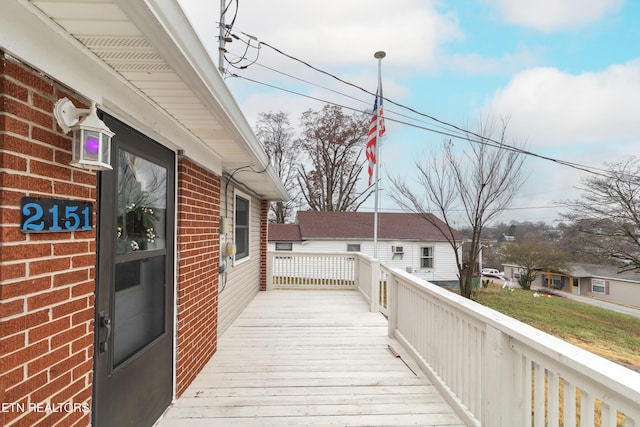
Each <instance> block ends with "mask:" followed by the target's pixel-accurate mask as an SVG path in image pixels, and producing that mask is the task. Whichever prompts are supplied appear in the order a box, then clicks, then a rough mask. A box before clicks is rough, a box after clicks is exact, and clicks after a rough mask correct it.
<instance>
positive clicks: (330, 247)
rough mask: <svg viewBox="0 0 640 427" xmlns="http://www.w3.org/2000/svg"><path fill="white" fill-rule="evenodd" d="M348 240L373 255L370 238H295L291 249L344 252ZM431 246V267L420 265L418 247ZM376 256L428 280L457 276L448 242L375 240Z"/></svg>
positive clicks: (386, 262) (367, 253) (272, 246)
mask: <svg viewBox="0 0 640 427" xmlns="http://www.w3.org/2000/svg"><path fill="white" fill-rule="evenodd" d="M347 244H360V252H363V253H365V254H366V255H369V256H371V257H372V256H373V241H371V240H361V241H360V240H307V241H305V242H304V243H299V242H294V243H293V248H292V250H293V251H300V252H336V251H337V252H343V251H346V250H347ZM392 246H402V247H403V249H404V253H403V254H402V255H399V254H396V255H394V254H393V252H392V250H391V247H392ZM423 246H431V247H433V252H434V253H433V260H434V268H429V269H422V268H420V255H421V251H420V248H422V247H423ZM269 250H270V251H274V250H275V243H274V242H269ZM378 259H379V260H380V262H381V263H383V264H385V265H387V266H388V267H394V268H400V269H402V270H405V271H408V269H410V270H411V271H410V272H411V274H414V275H416V276H418V277H420V278H422V279H425V280H429V281H453V280H458V269H457V267H456V257H455V254H454V252H453V249H451V246H450V245H449V244H448V243H447V242H417V241H407V240H393V241H390V240H384V241H380V240H379V241H378Z"/></svg>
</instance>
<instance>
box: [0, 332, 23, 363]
mask: <svg viewBox="0 0 640 427" xmlns="http://www.w3.org/2000/svg"><path fill="white" fill-rule="evenodd" d="M26 342H27V334H26V333H24V332H23V333H21V334H16V335H11V336H10V337H3V338H2V339H0V354H9V353H13V352H14V351H16V350H19V349H21V348H24V346H25V343H26ZM3 370H4V367H3Z"/></svg>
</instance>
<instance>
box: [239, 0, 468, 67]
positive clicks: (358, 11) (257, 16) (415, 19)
mask: <svg viewBox="0 0 640 427" xmlns="http://www.w3.org/2000/svg"><path fill="white" fill-rule="evenodd" d="M236 30H237V31H244V32H247V33H249V34H252V35H254V36H256V37H258V38H259V39H260V40H263V41H265V42H267V43H269V44H271V45H273V46H275V47H278V48H279V49H281V50H283V51H285V52H287V53H289V54H291V55H294V56H296V57H299V58H301V59H306V60H308V61H310V62H312V63H314V64H325V65H326V64H332V65H342V64H350V65H353V64H362V63H370V62H372V61H373V53H374V52H376V51H377V50H384V51H386V52H387V55H388V57H389V58H390V59H391V58H392V59H393V62H394V64H396V65H398V66H406V65H412V66H416V65H417V66H421V67H424V66H429V65H431V63H432V61H433V58H434V55H435V52H436V50H437V48H438V46H439V45H441V44H442V43H444V42H446V41H448V40H451V39H453V38H457V37H460V36H461V32H460V29H459V26H458V20H457V16H456V15H455V14H444V15H443V14H441V13H439V12H438V11H436V10H435V6H434V3H433V2H431V1H424V0H400V1H394V2H389V1H383V0H368V1H367V0H349V1H344V0H340V1H339V0H325V1H323V2H306V1H299V0H271V1H268V2H267V1H263V0H253V1H252V0H245V1H242V2H240V12H239V15H238V19H237V20H236ZM234 43H235V42H234Z"/></svg>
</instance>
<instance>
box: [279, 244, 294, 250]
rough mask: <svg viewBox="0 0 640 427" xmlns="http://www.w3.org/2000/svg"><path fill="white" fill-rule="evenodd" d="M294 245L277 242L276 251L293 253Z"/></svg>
mask: <svg viewBox="0 0 640 427" xmlns="http://www.w3.org/2000/svg"><path fill="white" fill-rule="evenodd" d="M292 250H293V243H291V242H276V251H292Z"/></svg>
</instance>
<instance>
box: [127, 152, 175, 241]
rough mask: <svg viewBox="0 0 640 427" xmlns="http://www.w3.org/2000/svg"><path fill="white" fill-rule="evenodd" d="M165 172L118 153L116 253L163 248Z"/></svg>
mask: <svg viewBox="0 0 640 427" xmlns="http://www.w3.org/2000/svg"><path fill="white" fill-rule="evenodd" d="M166 211H167V170H166V168H163V167H162V166H159V165H156V164H154V163H151V162H150V161H148V160H145V159H143V158H140V157H137V156H135V155H133V154H131V153H128V152H126V151H124V150H119V151H118V222H117V229H116V240H117V245H116V248H117V253H118V254H124V253H131V252H136V251H145V250H154V249H162V248H165V247H166V230H165V229H166V227H165V224H166Z"/></svg>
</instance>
